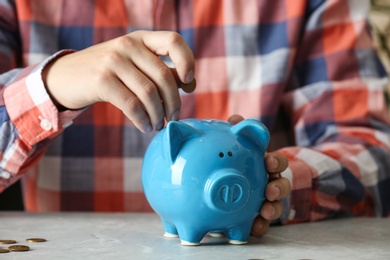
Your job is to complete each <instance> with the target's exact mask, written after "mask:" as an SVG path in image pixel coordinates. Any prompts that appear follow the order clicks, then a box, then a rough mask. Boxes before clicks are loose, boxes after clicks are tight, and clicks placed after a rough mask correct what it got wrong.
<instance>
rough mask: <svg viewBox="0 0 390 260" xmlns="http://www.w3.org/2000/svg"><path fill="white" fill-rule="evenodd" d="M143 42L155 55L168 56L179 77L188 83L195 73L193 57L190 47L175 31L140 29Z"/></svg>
mask: <svg viewBox="0 0 390 260" xmlns="http://www.w3.org/2000/svg"><path fill="white" fill-rule="evenodd" d="M141 33H142V38H143V42H144V44H145V45H146V46H147V47H148V48H149V49H150V50H151V51H152V52H154V53H155V54H156V55H160V56H168V55H169V56H170V58H171V60H172V62H173V63H174V64H175V67H176V70H177V74H178V76H179V79H180V81H181V82H183V83H190V82H191V81H192V80H193V79H194V75H195V59H194V55H193V53H192V50H191V48H190V47H189V46H188V44H187V43H186V42H185V40H184V39H183V38H182V37H181V36H180V34H178V33H176V32H167V31H159V32H150V31H141Z"/></svg>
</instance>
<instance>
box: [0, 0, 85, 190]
mask: <svg viewBox="0 0 390 260" xmlns="http://www.w3.org/2000/svg"><path fill="white" fill-rule="evenodd" d="M0 12H1V15H0V73H1V74H0V93H1V98H0V136H1V138H0V192H1V191H2V190H4V189H5V188H6V187H7V186H9V185H11V184H12V183H13V182H15V181H16V180H17V179H18V178H19V177H20V176H22V174H23V172H25V171H26V170H27V169H28V168H29V167H31V166H32V165H34V163H35V162H36V161H37V160H38V159H39V158H40V156H41V155H42V154H43V153H44V151H45V150H46V147H47V144H48V143H49V141H50V140H51V139H53V138H54V137H56V136H57V135H58V134H60V133H61V132H62V131H63V129H64V128H65V127H67V126H68V125H70V124H71V122H72V120H73V119H74V118H75V117H76V116H77V115H78V114H79V113H80V112H81V111H64V112H61V113H59V112H58V110H57V108H56V106H55V105H54V104H53V102H52V101H51V99H50V97H49V95H48V93H47V91H46V88H45V86H44V83H43V80H42V76H41V72H42V69H43V68H44V66H45V65H46V64H48V63H49V62H50V61H51V60H52V59H55V58H56V57H58V56H59V55H64V54H66V53H68V52H69V51H66V50H65V51H61V52H59V53H56V54H54V55H53V56H51V57H49V58H47V59H46V60H45V61H43V62H42V63H40V64H37V65H33V66H29V67H26V68H21V67H22V66H21V65H20V64H22V62H21V59H22V58H21V57H20V56H21V54H20V53H21V51H20V49H21V44H20V39H19V36H18V28H17V22H16V19H15V11H14V6H13V2H12V1H5V2H1V3H0Z"/></svg>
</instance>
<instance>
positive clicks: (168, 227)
mask: <svg viewBox="0 0 390 260" xmlns="http://www.w3.org/2000/svg"><path fill="white" fill-rule="evenodd" d="M161 221H162V224H163V228H164V237H173V238H176V237H179V236H178V235H177V230H176V227H175V226H174V225H173V224H171V223H169V222H167V221H165V220H161Z"/></svg>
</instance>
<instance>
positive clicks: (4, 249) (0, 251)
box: [0, 248, 9, 254]
mask: <svg viewBox="0 0 390 260" xmlns="http://www.w3.org/2000/svg"><path fill="white" fill-rule="evenodd" d="M3 253H9V250H8V249H7V248H0V254H3Z"/></svg>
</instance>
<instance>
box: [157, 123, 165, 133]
mask: <svg viewBox="0 0 390 260" xmlns="http://www.w3.org/2000/svg"><path fill="white" fill-rule="evenodd" d="M163 126H164V120H161V121H160V122H159V123H158V124H157V125H156V130H157V131H159V130H161V129H162V128H163Z"/></svg>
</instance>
